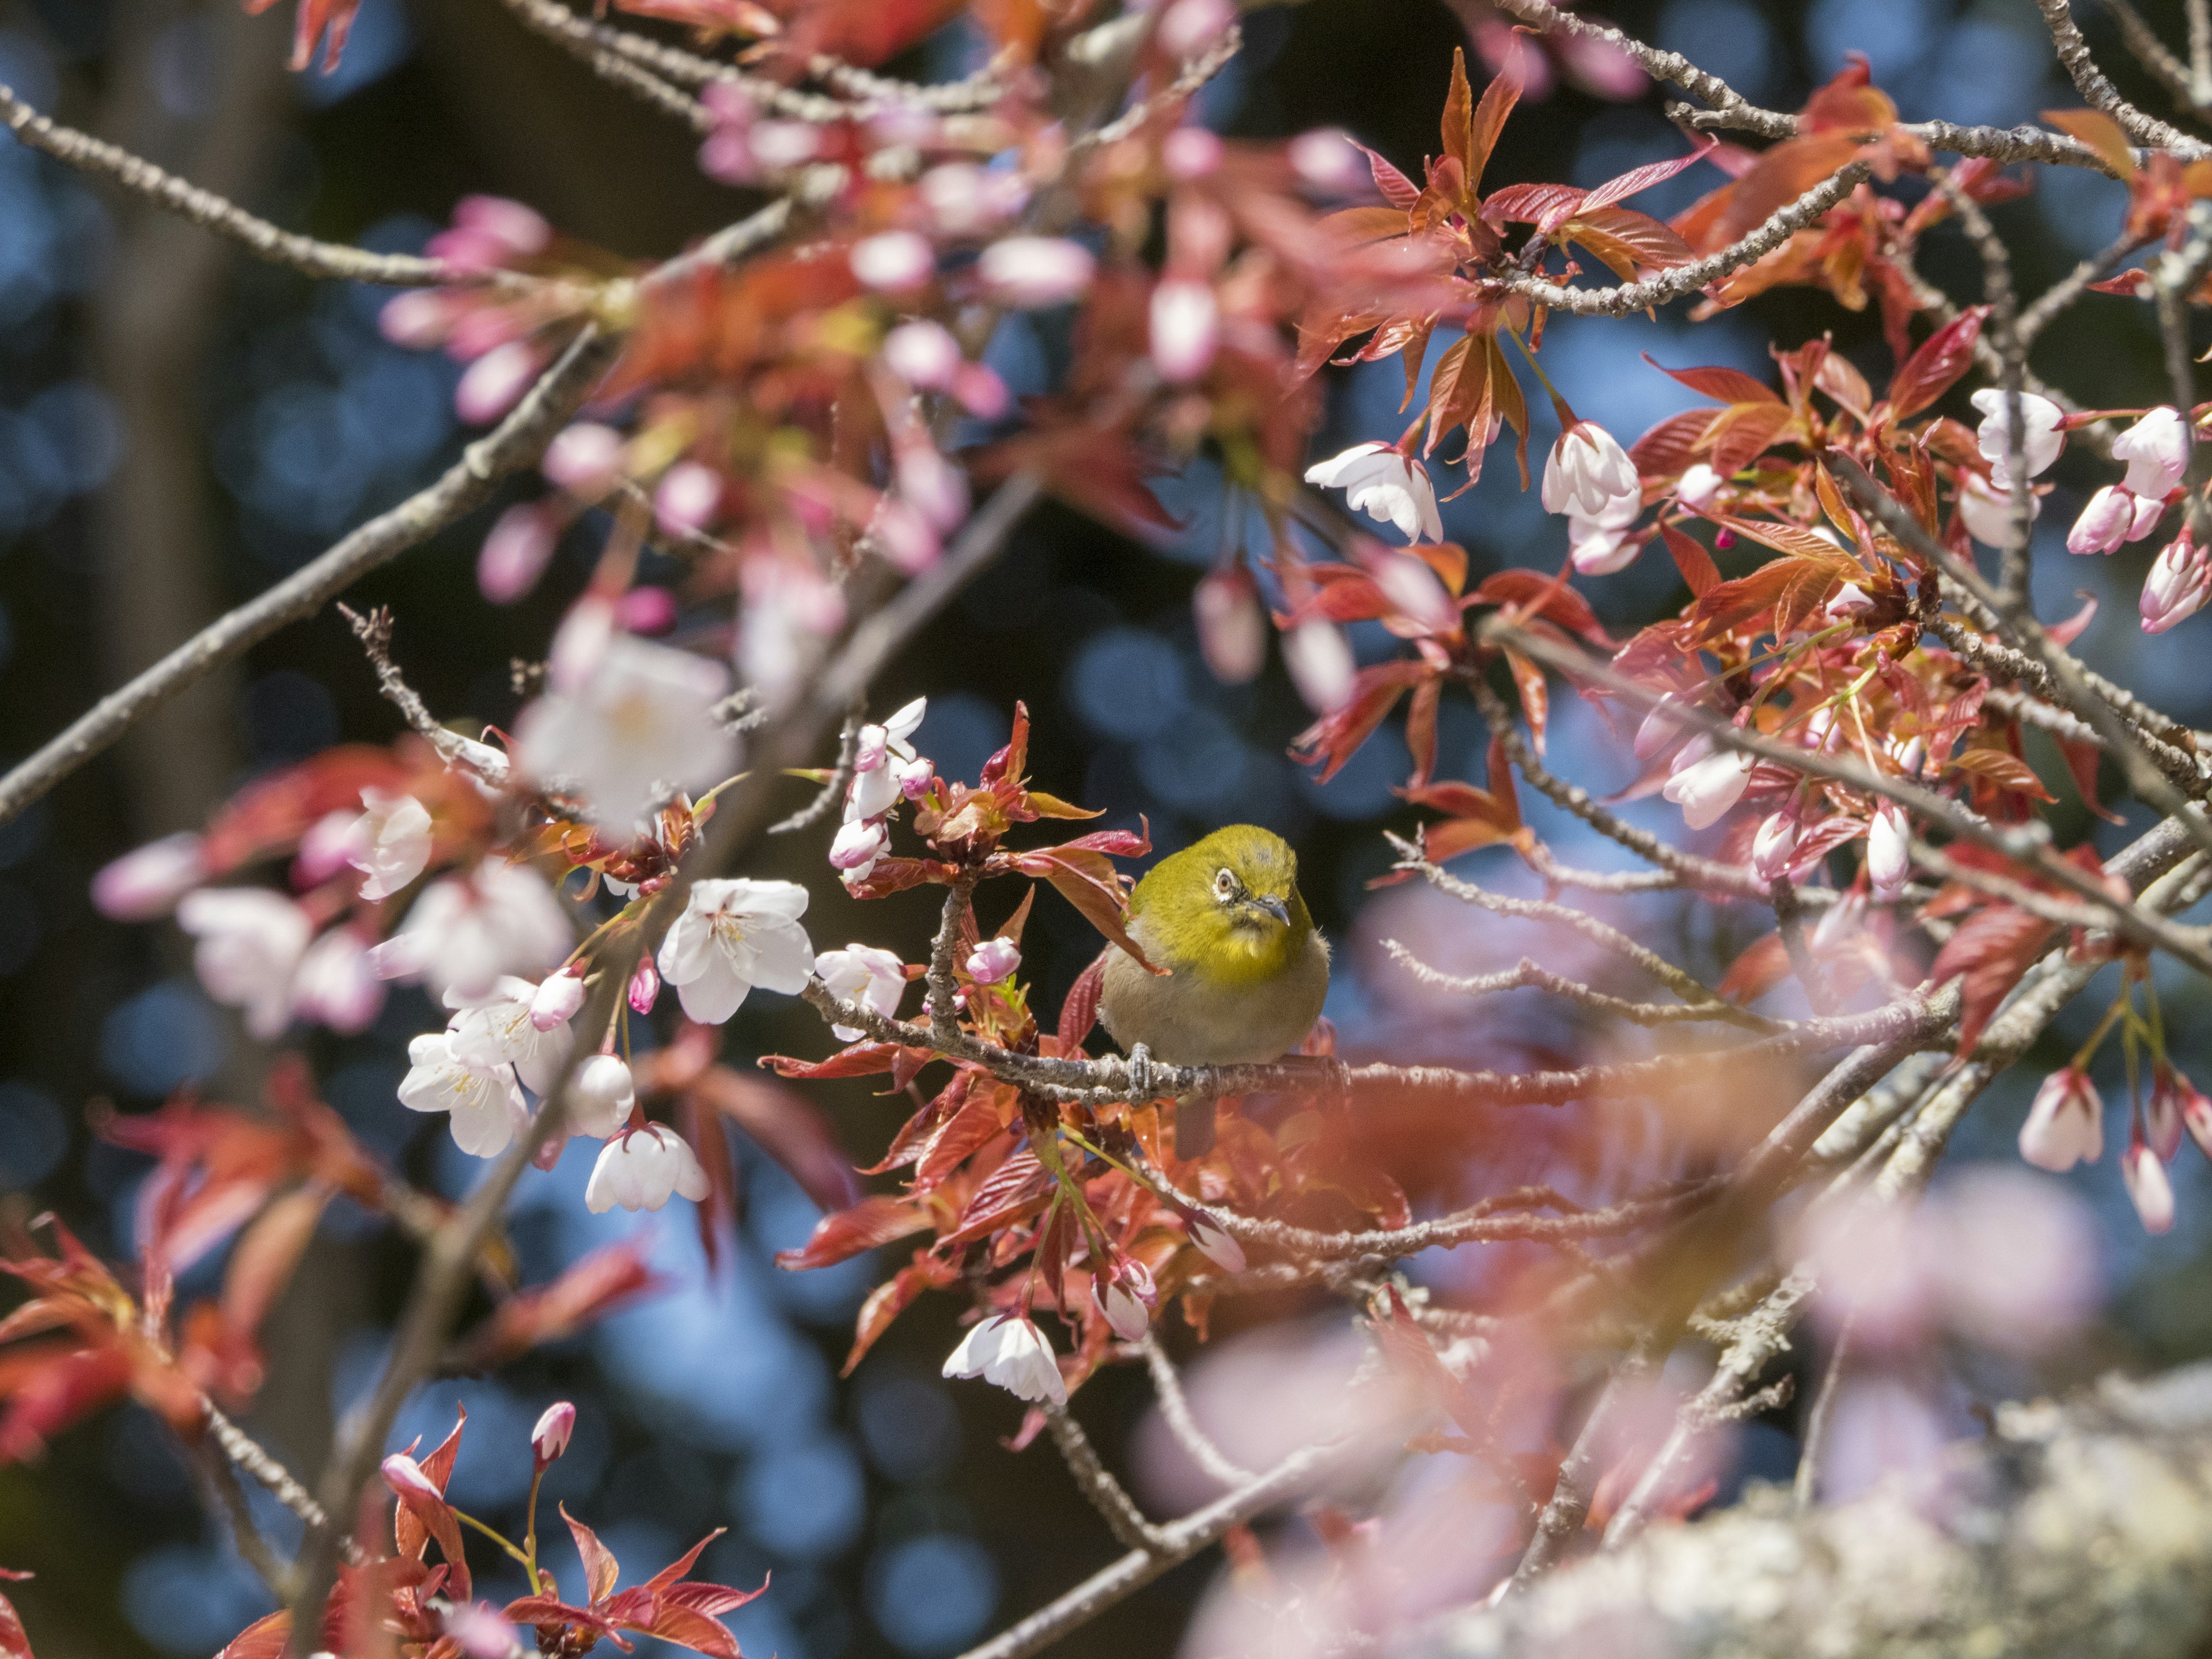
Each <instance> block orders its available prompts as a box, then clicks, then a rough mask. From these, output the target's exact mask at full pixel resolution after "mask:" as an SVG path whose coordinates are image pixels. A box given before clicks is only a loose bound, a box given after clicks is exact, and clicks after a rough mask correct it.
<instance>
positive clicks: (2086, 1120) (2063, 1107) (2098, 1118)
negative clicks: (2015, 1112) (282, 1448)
mask: <svg viewBox="0 0 2212 1659" xmlns="http://www.w3.org/2000/svg"><path fill="white" fill-rule="evenodd" d="M2104 1152H2105V1103H2104V1101H2103V1100H2102V1099H2101V1098H2100V1097H2099V1096H2098V1093H2097V1085H2095V1084H2093V1083H2092V1082H2090V1081H2089V1078H2088V1074H2087V1073H2085V1072H2083V1071H2082V1070H2081V1067H2079V1066H2068V1067H2066V1069H2065V1070H2063V1071H2060V1072H2053V1073H2051V1075H2050V1076H2049V1077H2047V1078H2045V1079H2043V1086H2042V1087H2041V1088H2040V1089H2039V1090H2037V1091H2035V1103H2034V1104H2033V1106H2031V1107H2029V1108H2028V1113H2027V1122H2025V1123H2023V1124H2022V1125H2021V1129H2020V1155H2021V1157H2022V1158H2026V1159H2027V1161H2028V1162H2029V1163H2030V1164H2034V1165H2035V1167H2036V1168H2037V1169H2039V1170H2051V1172H2052V1173H2053V1174H2057V1175H2063V1174H2064V1173H2065V1172H2066V1171H2067V1170H2070V1169H2072V1168H2073V1167H2074V1166H2075V1164H2081V1163H2088V1164H2094V1163H2095V1162H2096V1161H2097V1160H2098V1159H2099V1158H2101V1157H2103V1156H2104Z"/></svg>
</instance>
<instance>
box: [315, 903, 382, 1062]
mask: <svg viewBox="0 0 2212 1659" xmlns="http://www.w3.org/2000/svg"><path fill="white" fill-rule="evenodd" d="M368 951H369V946H368V940H367V939H363V938H362V936H361V934H360V933H357V932H356V931H355V930H354V929H353V928H351V927H343V926H341V927H333V928H331V929H330V930H329V931H328V932H326V933H324V934H323V935H322V936H321V937H320V938H319V939H316V941H315V942H314V943H313V945H309V946H308V947H307V953H306V954H305V955H304V956H302V957H301V958H300V966H299V969H298V971H297V972H295V974H294V975H293V976H292V1008H293V1012H295V1013H296V1014H298V1015H299V1017H300V1018H302V1019H306V1020H312V1021H313V1023H314V1024H318V1025H323V1026H327V1027H328V1028H329V1029H330V1030H333V1031H337V1032H338V1033H340V1034H341V1035H345V1036H350V1035H352V1034H353V1033H355V1032H357V1031H365V1030H368V1028H369V1027H370V1026H371V1025H374V1024H375V1023H376V1017H377V1015H378V1014H379V1013H380V1012H383V1009H384V981H382V980H380V979H379V978H378V977H377V976H376V964H375V963H374V962H372V961H370V959H369V954H368Z"/></svg>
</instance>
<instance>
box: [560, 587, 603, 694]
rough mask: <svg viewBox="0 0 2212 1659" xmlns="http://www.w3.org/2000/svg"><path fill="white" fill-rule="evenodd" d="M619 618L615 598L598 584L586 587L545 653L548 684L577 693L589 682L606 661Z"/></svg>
mask: <svg viewBox="0 0 2212 1659" xmlns="http://www.w3.org/2000/svg"><path fill="white" fill-rule="evenodd" d="M618 620H619V617H618V612H617V605H616V603H615V601H614V600H613V599H611V598H609V597H608V596H607V595H606V594H605V593H603V592H600V591H599V589H598V588H596V587H587V588H586V589H585V590H584V592H582V594H581V595H580V596H579V597H578V599H577V600H576V602H575V604H574V605H570V606H569V607H568V615H567V616H565V617H562V618H561V626H560V627H559V628H557V629H555V630H554V632H553V645H552V648H551V649H550V650H549V651H548V652H547V653H545V684H546V685H547V686H548V687H549V688H550V689H551V690H555V691H560V692H573V691H575V690H579V689H580V688H581V687H582V686H584V685H586V684H589V682H590V681H591V678H592V676H593V675H595V674H597V673H598V672H599V665H600V664H601V663H603V662H605V660H606V656H607V650H608V648H609V647H611V645H612V644H613V643H614V639H615V634H616V631H617V630H616V623H617V621H618Z"/></svg>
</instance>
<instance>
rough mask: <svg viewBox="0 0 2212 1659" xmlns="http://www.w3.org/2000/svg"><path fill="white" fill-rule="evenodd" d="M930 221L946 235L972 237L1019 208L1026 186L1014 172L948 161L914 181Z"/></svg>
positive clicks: (1004, 220)
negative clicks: (990, 169)
mask: <svg viewBox="0 0 2212 1659" xmlns="http://www.w3.org/2000/svg"><path fill="white" fill-rule="evenodd" d="M916 189H917V190H918V191H920V192H921V201H922V205H923V206H924V207H925V208H927V210H928V212H929V216H930V221H931V222H932V223H933V224H934V225H935V226H936V228H938V229H939V231H941V232H943V233H944V234H945V235H947V236H975V235H980V234H982V233H983V232H985V231H987V230H990V229H992V228H994V227H996V226H999V225H1002V224H1004V223H1005V222H1006V221H1007V220H1009V219H1011V218H1012V217H1013V216H1014V215H1015V214H1017V213H1018V212H1020V211H1021V210H1022V206H1023V204H1024V203H1025V202H1026V201H1027V200H1028V198H1029V186H1028V185H1027V184H1026V183H1025V182H1024V180H1023V179H1021V178H1020V177H1019V176H1018V175H1016V174H1013V173H989V172H987V171H985V170H984V169H983V168H981V167H977V166H976V165H975V163H974V162H973V161H948V162H946V163H945V164H944V165H943V166H941V167H932V168H930V170H929V171H928V172H927V173H923V174H922V175H921V179H920V180H919V181H917V184H916Z"/></svg>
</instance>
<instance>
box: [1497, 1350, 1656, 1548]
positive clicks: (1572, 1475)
mask: <svg viewBox="0 0 2212 1659" xmlns="http://www.w3.org/2000/svg"><path fill="white" fill-rule="evenodd" d="M1666 1346H1669V1345H1667V1344H1662V1343H1652V1342H1640V1343H1638V1345H1637V1346H1635V1347H1633V1348H1632V1349H1631V1350H1630V1351H1629V1352H1627V1353H1626V1354H1624V1355H1623V1356H1622V1357H1621V1360H1620V1364H1618V1365H1616V1366H1614V1367H1613V1375H1612V1376H1610V1377H1608V1378H1607V1381H1606V1385H1605V1389H1604V1391H1603V1392H1602V1393H1601V1394H1600V1395H1598V1397H1597V1403H1596V1404H1595V1405H1594V1406H1592V1407H1590V1413H1589V1417H1587V1418H1586V1419H1583V1428H1582V1432H1581V1433H1580V1434H1578V1435H1577V1436H1576V1437H1575V1443H1574V1446H1573V1449H1571V1450H1570V1451H1569V1452H1568V1453H1567V1455H1566V1459H1565V1462H1562V1463H1561V1464H1560V1465H1559V1479H1558V1480H1556V1481H1554V1482H1553V1486H1552V1496H1551V1498H1550V1499H1549V1500H1548V1501H1547V1503H1546V1504H1545V1505H1544V1510H1543V1513H1542V1514H1541V1515H1539V1516H1537V1517H1536V1529H1535V1531H1534V1534H1532V1535H1531V1536H1530V1538H1529V1540H1528V1548H1527V1549H1526V1550H1525V1551H1523V1552H1522V1556H1521V1563H1520V1565H1518V1566H1516V1567H1515V1568H1514V1569H1513V1579H1512V1586H1511V1587H1512V1589H1516V1590H1517V1589H1522V1588H1523V1587H1524V1586H1525V1585H1527V1583H1528V1581H1529V1580H1530V1579H1532V1578H1534V1577H1536V1576H1537V1575H1538V1574H1540V1573H1541V1572H1543V1571H1546V1570H1547V1569H1548V1568H1549V1567H1551V1566H1553V1565H1554V1564H1555V1563H1557V1562H1558V1561H1559V1559H1560V1558H1561V1557H1562V1556H1564V1555H1565V1553H1566V1551H1567V1547H1568V1545H1569V1544H1570V1543H1571V1542H1572V1541H1573V1540H1574V1539H1576V1538H1577V1537H1578V1536H1580V1534H1581V1533H1582V1530H1583V1521H1584V1519H1585V1518H1587V1517H1588V1516H1589V1506H1590V1498H1591V1497H1592V1496H1593V1495H1594V1494H1595V1492H1596V1491H1597V1483H1598V1477H1599V1476H1600V1475H1601V1474H1603V1473H1604V1472H1605V1463H1604V1460H1605V1457H1606V1455H1607V1450H1608V1449H1609V1448H1608V1446H1607V1442H1608V1440H1609V1439H1610V1438H1611V1437H1612V1435H1613V1423H1614V1420H1615V1419H1617V1418H1619V1417H1620V1414H1621V1413H1623V1412H1625V1411H1627V1410H1629V1409H1631V1407H1632V1403H1633V1401H1634V1399H1635V1396H1636V1395H1638V1393H1639V1392H1640V1391H1641V1390H1642V1389H1643V1388H1644V1384H1645V1383H1647V1382H1649V1381H1650V1377H1651V1375H1652V1373H1653V1372H1654V1371H1655V1370H1656V1369H1657V1367H1658V1362H1659V1361H1660V1360H1661V1359H1662V1358H1664V1357H1665V1347H1666Z"/></svg>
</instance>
